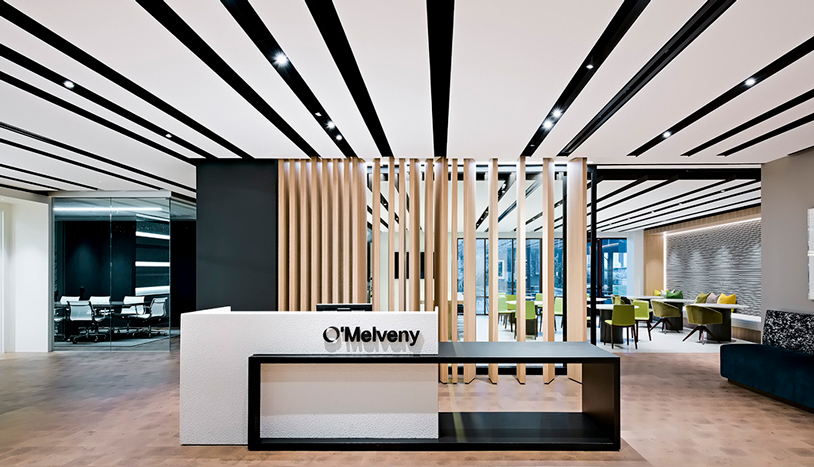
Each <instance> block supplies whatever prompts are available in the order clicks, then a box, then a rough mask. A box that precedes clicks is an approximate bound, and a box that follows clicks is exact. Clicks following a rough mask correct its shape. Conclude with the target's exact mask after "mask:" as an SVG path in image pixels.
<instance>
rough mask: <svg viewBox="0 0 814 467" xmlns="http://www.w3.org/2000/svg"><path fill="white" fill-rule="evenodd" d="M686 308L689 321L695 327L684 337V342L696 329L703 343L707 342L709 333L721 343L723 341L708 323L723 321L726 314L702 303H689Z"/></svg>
mask: <svg viewBox="0 0 814 467" xmlns="http://www.w3.org/2000/svg"><path fill="white" fill-rule="evenodd" d="M684 309H685V310H687V321H689V323H690V324H694V325H695V327H694V328H693V330H692V332H690V333H689V334H687V337H685V338H684V339H682V342H683V341H685V340H687V339H688V338H689V337H690V336H692V335H693V334H695V331H698V338H699V339H700V340H701V343H702V344H706V342H707V339H706V335H707V334H709V336H710V337H712V338H713V339H715V340H716V341H718V343H719V344H720V343H721V341H719V340H718V338H716V337H715V334H713V333H712V332H711V331H710V330H709V328H708V327H707V326H708V325H713V324H721V323H723V321H724V316H723V315H722V314H721V313H720V312H718V311H715V310H713V309H712V308H707V307H705V306H700V305H687V306H685V307H684Z"/></svg>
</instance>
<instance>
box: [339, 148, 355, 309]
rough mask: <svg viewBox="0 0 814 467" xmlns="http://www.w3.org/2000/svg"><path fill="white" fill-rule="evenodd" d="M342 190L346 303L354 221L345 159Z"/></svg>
mask: <svg viewBox="0 0 814 467" xmlns="http://www.w3.org/2000/svg"><path fill="white" fill-rule="evenodd" d="M340 187H341V190H342V201H341V203H342V204H341V206H342V213H341V214H340V217H341V218H342V264H341V266H342V276H341V281H342V285H341V287H342V294H341V296H342V301H343V302H345V303H348V302H352V301H353V299H352V298H351V294H350V281H351V277H350V245H351V235H352V232H351V230H352V227H351V224H352V221H351V208H350V206H351V198H350V160H349V159H344V160H343V161H342V181H341V184H340Z"/></svg>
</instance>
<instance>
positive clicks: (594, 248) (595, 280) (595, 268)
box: [588, 165, 599, 345]
mask: <svg viewBox="0 0 814 467" xmlns="http://www.w3.org/2000/svg"><path fill="white" fill-rule="evenodd" d="M588 171H589V173H590V174H591V234H590V236H589V238H590V239H591V309H590V317H591V319H590V320H589V321H588V322H589V323H590V327H591V344H594V345H596V318H597V314H596V297H597V294H598V293H599V254H598V253H599V239H598V238H596V211H597V203H596V186H597V185H598V184H599V177H598V175H599V170H598V169H597V168H596V166H595V165H592V166H589V167H588Z"/></svg>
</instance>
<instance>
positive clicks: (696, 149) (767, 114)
mask: <svg viewBox="0 0 814 467" xmlns="http://www.w3.org/2000/svg"><path fill="white" fill-rule="evenodd" d="M812 97H814V89H812V90H810V91H808V92H806V93H804V94H800V95H799V96H797V97H795V98H794V99H791V100H789V101H786V102H784V103H782V104H780V105H778V106H777V107H775V108H773V109H771V110H769V111H767V112H764V113H762V114H760V115H758V116H757V117H755V118H753V119H751V120H749V121H747V122H744V123H742V124H740V125H738V126H736V127H735V128H733V129H731V130H729V131H727V132H726V133H723V134H721V135H720V136H716V137H715V138H712V139H711V140H709V141H707V142H706V143H704V144H701V145H699V146H696V147H694V148H692V149H690V150H689V151H687V152H685V153H684V154H682V156H688V157H689V156H692V155H694V154H697V153H699V152H701V151H703V150H704V149H707V148H709V147H711V146H713V145H715V144H718V143H720V142H721V141H723V140H725V139H728V138H731V137H732V136H735V135H737V134H738V133H740V132H742V131H744V130H747V129H749V128H752V127H753V126H755V125H757V124H758V123H761V122H764V121H766V120H768V119H770V118H772V117H774V116H776V115H779V114H781V113H783V112H785V111H787V110H789V109H791V108H793V107H796V106H798V105H800V104H802V103H803V102H806V101H808V100H809V99H811V98H812Z"/></svg>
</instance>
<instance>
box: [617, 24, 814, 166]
mask: <svg viewBox="0 0 814 467" xmlns="http://www.w3.org/2000/svg"><path fill="white" fill-rule="evenodd" d="M812 50H814V37H811V38H809V39H808V40H807V41H805V42H803V43H802V44H800V45H798V46H797V47H795V48H793V49H791V50H790V51H788V52H786V53H785V54H783V56H781V57H780V58H778V59H777V60H775V61H773V62H772V63H770V64H768V65H766V66H765V67H763V68H761V69H760V70H758V71H757V72H755V73H754V74H752V75H751V76H749V77H748V78H747V79H745V80H744V81H741V82H740V83H738V84H736V85H735V86H733V87H732V88H730V89H729V90H728V91H726V92H725V93H723V94H721V95H720V96H718V97H716V98H715V99H713V100H712V101H710V102H709V103H707V104H706V105H705V106H703V107H701V108H700V109H698V110H696V111H695V112H693V113H692V114H690V115H689V116H687V117H685V118H684V119H683V120H681V121H680V122H678V123H676V124H675V125H673V126H671V127H670V128H668V129H666V130H665V131H664V132H663V133H661V134H659V135H658V136H655V137H653V138H652V139H651V140H650V141H648V142H646V143H644V144H643V145H641V146H639V147H638V148H637V149H636V150H635V151H633V152H631V153H630V154H628V155H629V156H634V157H639V156H641V155H642V154H644V153H645V152H647V151H649V150H650V149H652V148H653V147H654V146H656V145H657V144H659V143H661V142H662V141H664V140H665V139H667V138H668V137H670V136H672V135H674V134H676V133H678V132H679V131H681V130H683V129H684V128H687V127H688V126H690V125H692V124H693V123H695V122H697V121H698V120H701V119H702V118H704V117H705V116H707V115H709V114H710V113H712V112H713V111H714V110H716V109H718V108H720V107H722V106H724V105H725V104H726V103H728V102H729V101H731V100H732V99H734V98H736V97H738V96H740V95H741V94H743V93H745V92H746V91H748V90H750V89H752V88H754V87H755V86H756V85H758V84H760V83H762V82H763V81H766V80H767V79H769V78H770V77H771V76H772V75H774V74H775V73H777V72H779V71H781V70H783V69H784V68H786V67H787V66H789V65H791V64H792V63H794V62H796V61H797V60H799V59H801V58H803V57H805V56H806V55H808V54H809V53H810V52H811V51H812Z"/></svg>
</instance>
